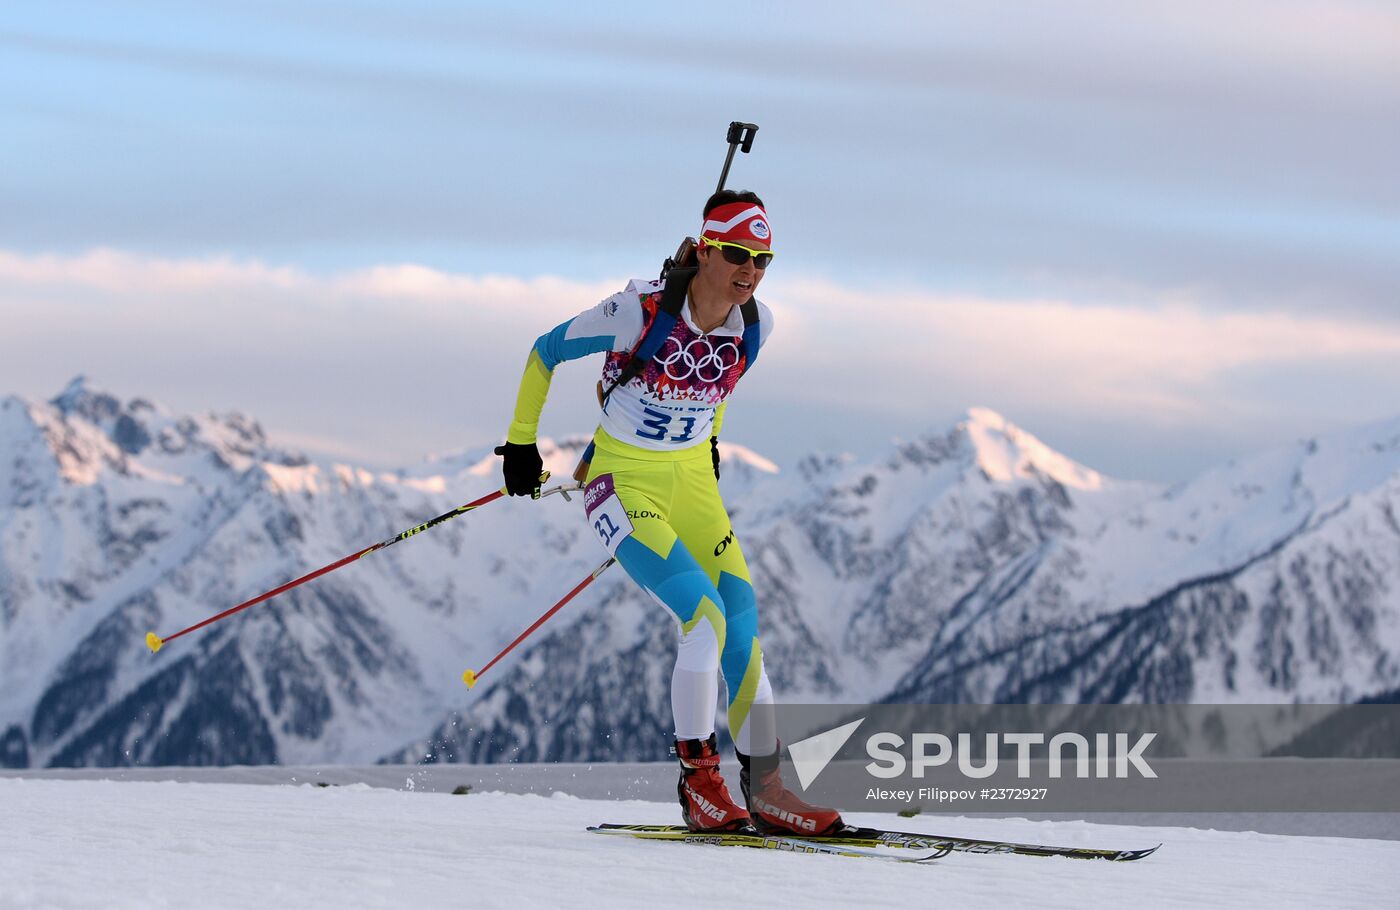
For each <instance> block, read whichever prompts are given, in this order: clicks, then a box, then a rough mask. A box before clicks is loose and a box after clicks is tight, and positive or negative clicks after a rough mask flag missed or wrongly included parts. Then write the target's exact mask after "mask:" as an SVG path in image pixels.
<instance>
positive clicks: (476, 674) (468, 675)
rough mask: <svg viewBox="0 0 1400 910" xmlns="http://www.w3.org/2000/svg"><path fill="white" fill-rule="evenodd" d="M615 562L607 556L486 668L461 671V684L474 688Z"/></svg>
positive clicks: (615, 559) (611, 557)
mask: <svg viewBox="0 0 1400 910" xmlns="http://www.w3.org/2000/svg"><path fill="white" fill-rule="evenodd" d="M615 562H617V557H615V556H609V557H608V561H607V562H605V563H603V564H602V565H601V566H599V567H598V568H596V569H594V570H593V571H592V573H590V574H589V576H588V577H587V578H585V579H584V580H583V581H581V582H579V583H578V584H576V585H574V589H573V590H572V591H570V592H569V593H568V594H565V595H564V599H563V600H561V601H559V602H558V603H557V604H555V605H554V606H552V607H550V608H549V609H548V610H546V611H545V613H544V615H543V616H541V617H540V618H539V619H537V620H535V621H534V623H533V624H532V625H531V626H530V628H528V629H526V630H525V631H524V632H521V633H520V634H519V635H518V636H516V639H515V641H513V642H511V643H510V644H508V645H506V647H505V650H504V651H502V652H501V653H500V654H497V655H496V656H495V657H493V658H491V660H490V662H489V663H487V664H486V666H484V667H482V668H481V669H480V670H463V671H462V682H464V683H466V684H467V688H468V689H470V688H472V687H473V686H475V685H476V682H477V680H479V679H480V678H481V677H482V676H483V675H484V674H485V673H486V671H487V670H489V669H491V668H492V667H494V666H495V665H496V661H498V660H500V659H501V658H502V657H505V656H506V655H507V654H509V653H510V652H511V651H513V650H514V649H515V646H516V645H518V644H520V643H521V642H522V641H524V640H525V639H527V638H529V637H530V633H532V632H534V631H535V630H536V629H538V628H539V627H540V626H542V625H544V624H545V622H546V621H547V620H548V619H549V617H551V616H553V615H554V614H555V613H558V612H559V610H560V608H561V607H563V606H564V604H566V603H568V602H569V601H571V600H573V599H574V595H575V594H577V593H578V592H580V591H582V590H583V589H584V588H586V587H588V586H589V585H590V584H592V582H593V579H595V578H597V577H598V576H599V575H602V574H603V570H604V569H606V568H607V567H608V566H610V565H612V564H613V563H615Z"/></svg>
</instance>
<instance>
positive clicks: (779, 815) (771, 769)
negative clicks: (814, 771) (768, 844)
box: [737, 747, 846, 837]
mask: <svg viewBox="0 0 1400 910" xmlns="http://www.w3.org/2000/svg"><path fill="white" fill-rule="evenodd" d="M779 748H781V747H779ZM737 754H738V756H739V764H740V765H742V766H743V770H742V771H741V772H740V773H739V785H740V786H741V787H742V788H743V791H744V802H745V803H747V804H748V807H749V814H750V817H751V818H752V822H751V824H752V825H753V826H754V827H755V828H757V829H758V830H759V832H760V833H763V834H775V835H784V836H788V837H825V836H830V835H832V834H835V833H836V832H838V831H840V830H841V829H842V828H844V827H846V823H845V822H843V821H842V820H841V813H839V812H837V811H836V810H835V809H823V808H821V807H819V806H812V805H809V804H807V803H805V802H803V801H802V800H800V799H798V798H797V794H796V793H793V792H792V791H791V790H789V789H788V788H787V787H785V786H783V778H782V773H781V772H780V771H779V770H778V756H779V752H777V751H775V752H774V753H773V754H772V755H745V754H744V753H742V752H738V753H737Z"/></svg>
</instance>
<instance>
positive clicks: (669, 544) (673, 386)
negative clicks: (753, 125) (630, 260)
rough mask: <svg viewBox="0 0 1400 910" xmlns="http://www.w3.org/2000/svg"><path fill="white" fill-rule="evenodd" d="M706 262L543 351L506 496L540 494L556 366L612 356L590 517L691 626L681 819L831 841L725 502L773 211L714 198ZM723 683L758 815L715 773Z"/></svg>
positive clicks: (638, 577) (836, 824) (679, 746)
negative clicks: (544, 428)
mask: <svg viewBox="0 0 1400 910" xmlns="http://www.w3.org/2000/svg"><path fill="white" fill-rule="evenodd" d="M695 259H696V266H695V268H694V270H693V273H691V272H689V271H683V270H672V271H670V272H668V273H667V278H666V279H665V280H662V281H642V280H633V281H631V282H629V283H628V285H627V287H626V288H625V289H624V290H622V291H620V292H619V293H617V294H614V295H613V296H611V297H609V298H608V299H606V300H604V301H603V302H602V303H600V304H598V305H597V306H595V307H593V308H592V309H590V310H586V311H585V312H583V313H580V314H579V315H578V316H575V317H574V318H573V319H570V320H569V321H568V322H565V323H563V324H562V325H559V326H556V327H555V328H554V329H552V330H551V331H549V332H546V333H545V334H544V335H541V336H540V337H539V339H537V340H536V341H535V346H534V348H533V349H532V350H531V351H530V355H529V358H528V360H527V361H526V365H525V375H524V377H523V378H522V379H521V381H520V392H519V395H518V397H517V398H516V403H515V414H514V419H513V420H512V422H511V425H510V430H509V432H508V434H507V442H506V445H505V447H504V450H503V454H504V456H505V464H504V473H505V481H506V488H507V490H508V491H509V492H510V493H511V494H512V495H515V496H522V495H529V494H530V493H532V492H534V490H535V489H536V488H537V487H538V486H539V477H540V471H541V459H540V454H539V450H538V448H536V445H535V441H536V436H537V432H538V427H539V418H540V412H541V410H542V409H543V408H544V403H545V397H546V395H547V394H548V392H549V384H550V380H551V378H552V377H553V373H554V368H555V366H557V365H558V364H559V363H560V362H562V361H565V360H574V359H576V358H579V357H584V356H587V355H589V354H595V353H600V352H602V353H605V354H606V355H607V359H606V361H605V362H604V364H603V378H602V382H601V383H600V384H599V397H600V398H601V399H602V401H603V412H602V419H601V422H600V426H599V428H598V431H597V433H596V434H595V436H594V438H593V442H592V444H591V445H590V446H589V449H588V452H587V453H586V454H585V456H584V457H585V460H586V461H587V462H588V467H587V474H586V477H585V480H586V486H585V490H584V508H585V510H586V512H587V515H588V522H589V525H590V526H591V527H592V528H593V529H594V531H595V532H596V533H597V534H598V536H599V539H600V540H601V541H602V543H603V545H604V546H605V547H607V549H608V550H609V551H610V552H612V554H613V555H614V556H616V557H617V561H618V562H619V563H621V564H622V567H623V568H624V569H625V570H626V571H627V573H628V574H629V575H630V576H631V577H632V579H633V580H634V581H635V582H636V583H637V584H639V585H640V586H641V587H642V589H643V590H645V591H646V592H647V593H648V594H650V595H651V596H652V597H653V598H654V599H655V600H656V601H658V602H659V603H661V604H662V605H664V606H665V607H666V608H667V609H669V610H670V611H671V613H672V614H673V615H674V617H675V619H676V620H677V622H678V624H679V627H680V644H679V647H678V649H677V653H676V665H675V670H674V672H673V674H672V678H671V709H672V712H673V713H674V715H675V736H676V754H677V756H678V757H679V759H680V765H681V776H680V782H679V784H678V786H677V791H678V795H679V797H680V803H681V811H682V814H683V815H684V817H685V823H686V825H687V826H688V827H689V828H690V829H692V830H694V831H742V830H748V829H750V828H756V829H758V830H759V831H761V832H764V833H776V834H803V835H807V836H820V835H822V834H829V833H833V832H835V831H837V830H838V829H840V828H841V827H842V821H841V817H840V815H839V814H838V813H837V812H836V811H835V810H832V809H823V808H819V807H816V806H810V805H808V804H807V803H805V802H803V801H802V800H800V799H798V798H797V796H796V795H795V794H793V793H792V792H791V791H790V790H788V789H787V788H786V787H785V786H784V785H783V782H782V778H781V777H780V775H779V772H778V758H779V756H778V741H777V737H776V732H775V729H774V723H773V710H772V708H773V689H772V687H771V686H770V685H769V683H768V675H767V673H766V672H764V667H763V652H762V651H761V650H760V648H759V643H758V607H757V604H756V603H755V600H754V591H753V586H752V584H751V583H750V579H749V570H748V565H747V564H746V563H745V561H744V555H743V552H742V550H741V549H740V546H739V542H738V540H737V539H736V538H735V535H734V531H733V529H732V527H731V525H730V523H729V515H728V513H727V512H726V511H725V508H724V503H723V501H721V499H720V495H719V483H718V480H719V446H718V437H719V431H720V425H721V423H722V422H723V420H724V410H725V404H726V400H727V399H728V397H729V396H730V395H731V394H732V393H733V391H734V387H735V385H736V384H737V383H738V381H739V378H740V377H741V376H742V375H743V374H744V372H745V370H747V369H748V367H749V366H750V365H752V364H753V362H754V360H755V359H756V358H757V356H758V352H759V349H760V348H761V347H762V345H763V343H764V341H765V340H766V339H767V337H768V335H769V333H770V332H771V331H772V327H773V315H772V313H771V312H770V311H769V309H768V307H766V306H764V305H763V304H762V303H759V302H758V301H757V300H755V299H754V296H753V295H754V291H756V290H757V289H758V285H759V282H760V281H762V280H763V275H764V272H765V269H766V268H767V267H768V264H769V263H770V262H771V261H772V259H773V252H772V233H771V230H770V228H769V225H768V216H767V214H766V213H765V211H764V208H763V202H762V200H760V199H759V198H758V196H756V195H755V194H753V193H750V192H736V191H733V190H721V191H720V192H718V193H715V194H714V195H713V196H711V197H710V199H709V201H708V202H706V204H705V208H704V224H703V226H702V228H701V231H700V237H699V241H698V246H697V248H696V254H695ZM678 276H684V277H683V278H682V277H678ZM685 279H688V286H686V285H684V284H682V283H681V282H682V281H683V280H685ZM668 282H669V283H671V284H672V285H673V287H672V288H671V295H672V296H671V297H669V298H668V296H667V287H666V285H667V283H668ZM681 292H683V293H684V303H683V305H681V304H680V301H681V298H680V296H679V295H680V293H681ZM668 303H669V304H670V307H669V310H668V307H667V304H668ZM677 306H679V313H678V314H677V313H675V309H676V307H677ZM668 312H669V313H670V314H671V316H672V317H675V318H674V319H672V318H670V317H668V316H667V313H668ZM668 327H669V330H668ZM660 332H666V334H665V335H664V341H662V340H661V338H660V337H658V335H657V334H656V333H660ZM647 339H650V341H651V342H652V345H653V346H654V345H655V344H656V342H658V341H660V342H661V343H660V347H659V349H656V350H655V353H654V355H652V356H651V357H649V358H647V357H646V356H645V353H641V352H639V348H640V349H645V348H646V345H645V343H644V341H645V340H647ZM721 672H723V674H724V681H725V684H726V687H727V689H728V697H729V709H728V715H729V730H730V734H731V736H732V737H733V740H734V746H735V751H736V752H737V753H738V756H739V762H740V765H741V767H742V772H741V774H740V783H741V789H742V791H743V794H744V800H745V802H746V803H747V805H748V811H745V809H744V808H743V807H741V806H739V805H737V804H736V803H735V802H734V800H733V799H732V798H731V797H730V794H729V791H728V788H727V787H726V786H725V782H724V779H723V778H722V777H721V776H720V771H719V764H720V760H719V753H718V750H717V747H716V741H715V707H716V691H717V690H716V687H717V685H718V680H719V674H720V673H721Z"/></svg>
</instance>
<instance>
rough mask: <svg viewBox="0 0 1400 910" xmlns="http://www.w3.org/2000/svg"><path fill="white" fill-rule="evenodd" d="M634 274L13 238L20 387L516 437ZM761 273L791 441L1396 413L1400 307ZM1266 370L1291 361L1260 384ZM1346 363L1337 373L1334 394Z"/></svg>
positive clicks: (745, 429)
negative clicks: (589, 317)
mask: <svg viewBox="0 0 1400 910" xmlns="http://www.w3.org/2000/svg"><path fill="white" fill-rule="evenodd" d="M622 284H623V281H622V280H621V279H619V280H616V281H607V282H593V283H589V282H576V281H569V280H566V279H563V278H558V277H548V276H545V277H536V278H531V279H522V278H514V277H506V276H490V275H463V274H454V273H450V272H445V271H441V270H437V269H433V268H429V267H426V266H423V265H415V264H402V263H401V264H387V265H380V266H374V267H369V268H361V269H351V270H346V271H341V272H331V273H326V274H318V273H313V272H309V271H306V270H303V269H299V268H294V267H288V266H280V265H272V264H268V263H264V262H260V261H257V260H252V259H232V258H227V257H204V258H186V259H170V258H161V257H151V256H144V255H138V254H134V253H130V252H125V251H120V250H112V249H100V250H93V251H89V252H85V253H79V254H74V255H58V254H35V255H29V254H22V253H17V252H13V251H3V250H0V321H3V323H4V325H5V331H4V333H3V334H0V391H5V392H9V391H18V392H22V393H24V394H27V395H29V396H31V397H38V396H43V397H47V396H48V395H51V394H53V393H55V392H56V391H57V390H58V389H59V388H61V386H62V385H63V383H64V382H65V381H66V380H67V379H68V378H69V377H71V376H72V375H74V374H76V373H86V374H88V375H90V376H92V377H93V378H94V379H95V380H96V381H97V382H98V383H99V384H102V385H107V386H109V387H111V388H113V390H114V391H116V392H117V393H118V394H131V395H138V394H139V395H144V396H148V397H152V398H157V399H161V400H164V401H166V402H168V403H170V404H171V405H172V406H175V407H179V408H184V409H190V410H204V409H207V408H218V409H224V408H237V409H240V410H244V411H246V412H248V413H250V414H251V415H253V416H255V417H258V418H260V419H262V420H263V421H264V423H265V424H266V425H267V427H268V429H269V430H270V431H271V432H273V433H274V434H276V433H277V432H278V431H281V433H282V434H283V437H284V438H286V439H289V440H293V441H303V442H304V441H307V440H315V441H316V443H315V446H316V447H318V448H321V449H323V450H335V451H341V452H356V453H362V454H363V455H364V456H365V457H370V456H371V455H372V454H373V455H374V458H373V459H372V460H376V461H377V462H378V463H380V464H385V465H392V464H406V463H411V462H413V461H415V460H417V458H418V457H420V456H422V455H425V454H427V453H429V452H434V451H445V450H451V449H454V448H460V447H464V446H467V445H479V444H483V443H485V442H488V441H490V440H492V439H495V438H496V437H498V436H499V435H500V434H501V432H502V431H503V428H504V426H505V424H506V423H507V422H508V421H509V419H510V408H511V406H512V405H513V402H514V394H515V387H516V383H517V381H518V377H519V375H520V370H521V368H522V365H523V363H524V359H525V355H526V353H527V352H528V349H529V346H530V344H531V343H532V342H533V340H534V338H535V337H536V336H537V335H538V334H540V333H541V332H543V331H545V330H547V329H548V328H550V327H552V326H553V325H554V324H555V323H556V322H559V321H563V320H564V319H566V318H568V317H569V316H571V315H573V314H574V313H575V312H577V311H579V310H582V309H584V308H586V307H587V306H590V305H591V304H592V303H594V302H596V301H597V300H599V299H601V298H603V297H604V296H606V295H607V294H609V293H611V292H612V291H614V290H615V289H616V288H618V287H621V286H622ZM761 291H763V292H767V293H764V294H763V296H764V299H765V300H766V301H767V302H768V303H769V304H770V305H771V306H772V307H773V309H774V311H775V323H776V331H775V333H774V335H773V340H772V342H771V343H770V345H769V347H768V348H767V349H765V352H764V356H763V360H762V366H761V367H760V368H758V369H756V370H755V371H754V372H753V373H752V374H750V376H749V377H746V379H745V382H744V384H743V386H742V387H741V389H740V393H739V397H738V398H737V399H736V403H739V402H742V405H741V406H740V407H736V408H732V409H731V416H730V419H729V421H728V422H727V426H728V427H730V428H731V430H730V432H731V433H732V434H733V438H734V439H735V440H736V441H739V442H744V443H749V444H751V445H753V446H754V447H755V448H757V449H758V450H759V451H761V452H763V453H764V454H766V455H770V456H772V457H774V458H776V459H777V460H779V461H785V460H789V459H791V458H794V457H796V456H798V455H800V454H802V453H803V452H806V451H809V450H811V449H813V448H818V447H822V446H830V445H836V446H840V447H849V446H847V445H846V442H847V440H848V439H849V438H854V437H858V436H860V435H861V434H862V433H863V432H864V431H865V430H866V429H867V428H871V427H874V428H879V429H884V430H887V431H890V433H889V435H914V434H917V433H920V432H926V431H929V430H931V429H936V428H937V426H938V424H939V422H940V420H942V419H943V418H944V417H945V416H947V415H955V414H956V413H958V412H960V411H962V410H963V409H965V408H967V407H968V406H971V405H974V404H988V405H990V406H992V407H995V408H997V409H999V410H1002V411H1003V412H1005V413H1006V414H1007V415H1008V416H1009V417H1011V418H1012V419H1014V420H1017V421H1018V422H1020V423H1022V424H1023V425H1026V426H1027V427H1028V428H1031V429H1033V430H1039V431H1040V432H1041V433H1042V435H1045V436H1046V437H1047V441H1048V442H1050V443H1051V444H1052V445H1053V444H1056V443H1057V441H1058V440H1057V439H1056V437H1055V434H1054V433H1048V434H1047V433H1045V431H1044V430H1043V429H1042V428H1041V427H1040V426H1038V425H1037V421H1039V422H1040V423H1041V424H1045V423H1053V424H1055V425H1061V426H1062V425H1065V423H1066V421H1069V422H1071V423H1072V422H1073V421H1076V420H1077V421H1080V422H1082V423H1085V424H1090V423H1095V422H1098V423H1101V424H1102V423H1105V422H1108V423H1113V424H1114V425H1116V426H1119V427H1123V426H1147V425H1150V426H1152V427H1155V428H1158V429H1160V428H1163V427H1167V428H1172V429H1174V430H1192V429H1196V430H1204V431H1209V432H1213V433H1217V434H1219V433H1224V432H1227V431H1230V430H1231V428H1232V427H1238V426H1242V425H1243V426H1247V425H1249V424H1250V421H1251V420H1253V421H1255V422H1256V423H1257V422H1258V421H1260V420H1263V419H1264V418H1265V417H1267V418H1268V420H1270V421H1272V422H1273V423H1275V424H1277V423H1278V422H1279V421H1281V420H1282V421H1283V423H1284V424H1286V425H1287V426H1286V429H1287V431H1289V432H1295V433H1297V434H1299V435H1301V434H1303V433H1307V432H1312V431H1315V430H1316V429H1317V427H1316V426H1315V424H1314V425H1310V424H1309V421H1310V420H1311V421H1314V422H1315V421H1316V420H1318V419H1319V414H1318V410H1319V409H1321V408H1327V409H1328V413H1327V416H1328V417H1329V418H1330V419H1341V418H1346V417H1351V418H1354V419H1358V420H1359V419H1363V418H1364V417H1367V416H1385V415H1384V414H1376V415H1370V414H1367V413H1357V412H1356V407H1357V406H1356V405H1355V400H1356V398H1357V396H1356V395H1355V394H1352V392H1351V390H1353V389H1355V388H1357V387H1358V386H1364V387H1370V388H1376V387H1381V388H1385V387H1389V386H1388V385H1387V383H1390V382H1391V380H1392V379H1393V376H1392V375H1391V374H1390V373H1389V372H1386V371H1387V369H1389V368H1387V367H1385V366H1384V364H1387V363H1395V362H1397V361H1400V358H1397V356H1396V355H1398V354H1400V328H1396V327H1394V326H1377V325H1374V324H1369V323H1367V322H1365V321H1360V320H1357V319H1352V318H1347V317H1342V316H1326V315H1317V316H1301V315H1297V314H1292V313H1286V312H1258V313H1219V312H1214V311H1212V310H1210V309H1207V308H1205V307H1203V306H1201V305H1199V304H1198V303H1196V302H1194V301H1193V300H1192V299H1191V297H1190V296H1189V295H1184V294H1183V295H1177V296H1175V297H1171V298H1161V299H1154V298H1152V297H1150V296H1148V295H1146V294H1140V295H1138V296H1136V297H1134V296H1133V295H1131V294H1130V292H1128V291H1124V292H1123V293H1124V294H1125V299H1124V300H1123V301H1121V302H1119V303H1116V304H1109V303H1096V304H1092V305H1085V304H1081V303H1077V302H1075V301H1073V300H1068V299H1066V300H1053V299H1014V298H1008V299H998V298H989V297H976V296H969V295H958V294H945V293H936V292H931V291H915V290H907V291H902V292H872V291H867V290H858V289H853V288H850V287H845V286H842V285H839V284H835V283H832V282H829V281H822V280H816V279H791V278H779V279H778V280H775V281H774V280H770V281H769V282H768V283H766V284H765V285H764V286H763V288H762V289H761ZM596 370H597V363H596V361H587V362H579V363H571V364H565V365H563V366H561V368H560V370H559V374H558V376H557V377H556V381H555V383H554V388H553V390H552V393H551V398H550V404H549V407H548V409H547V411H546V415H545V421H544V427H545V430H546V432H547V433H550V434H555V435H558V434H564V433H571V432H586V431H588V430H589V429H590V428H591V426H592V425H593V421H594V420H595V415H596V403H595V402H594V401H593V394H592V383H593V380H594V379H595V378H596ZM1263 373H1269V374H1271V375H1272V374H1277V375H1278V377H1279V378H1278V379H1277V381H1274V382H1272V383H1271V385H1270V391H1269V392H1268V393H1267V394H1265V395H1264V396H1263V397H1261V392H1260V383H1259V382H1258V381H1256V380H1257V377H1258V376H1259V375H1261V374H1263ZM1290 373H1298V374H1299V375H1306V376H1307V380H1306V382H1307V384H1308V387H1309V389H1310V390H1313V394H1312V396H1311V397H1312V399H1314V401H1313V403H1312V404H1311V405H1309V409H1305V411H1300V412H1298V413H1292V412H1291V411H1290V409H1291V408H1292V407H1293V405H1292V404H1291V402H1292V401H1293V400H1294V398H1295V397H1296V393H1297V392H1298V389H1296V388H1292V387H1290V384H1289V380H1288V375H1289V374H1290ZM1329 382H1332V383H1334V384H1335V391H1336V394H1335V396H1324V398H1323V400H1322V401H1320V402H1319V401H1316V399H1317V398H1318V396H1317V394H1316V392H1315V390H1316V389H1317V388H1318V387H1322V388H1326V386H1327V384H1328V383H1329ZM1363 397H1364V396H1363ZM1333 399H1335V407H1333V406H1332V405H1329V404H1328V402H1329V401H1332V400H1333ZM1348 402H1351V405H1350V410H1349V405H1348ZM1281 415H1283V416H1281ZM1284 416H1287V417H1288V420H1284V419H1283V417H1284ZM1271 425H1272V424H1271ZM843 434H844V435H843ZM1183 445H1186V447H1187V448H1189V445H1188V444H1186V443H1183ZM1073 454H1075V455H1076V457H1078V458H1079V459H1080V460H1081V461H1084V462H1086V463H1088V464H1090V465H1091V466H1096V467H1100V466H1102V464H1103V462H1102V460H1099V461H1098V462H1097V463H1096V459H1095V458H1094V453H1093V452H1092V451H1089V452H1085V451H1080V452H1075V453H1073ZM1177 454H1178V455H1179V456H1180V457H1181V458H1183V459H1186V460H1190V457H1195V458H1196V459H1197V460H1199V457H1200V455H1199V453H1196V454H1195V455H1194V456H1192V455H1191V454H1190V453H1189V452H1187V451H1186V448H1183V450H1182V451H1181V452H1178V453H1177Z"/></svg>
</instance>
